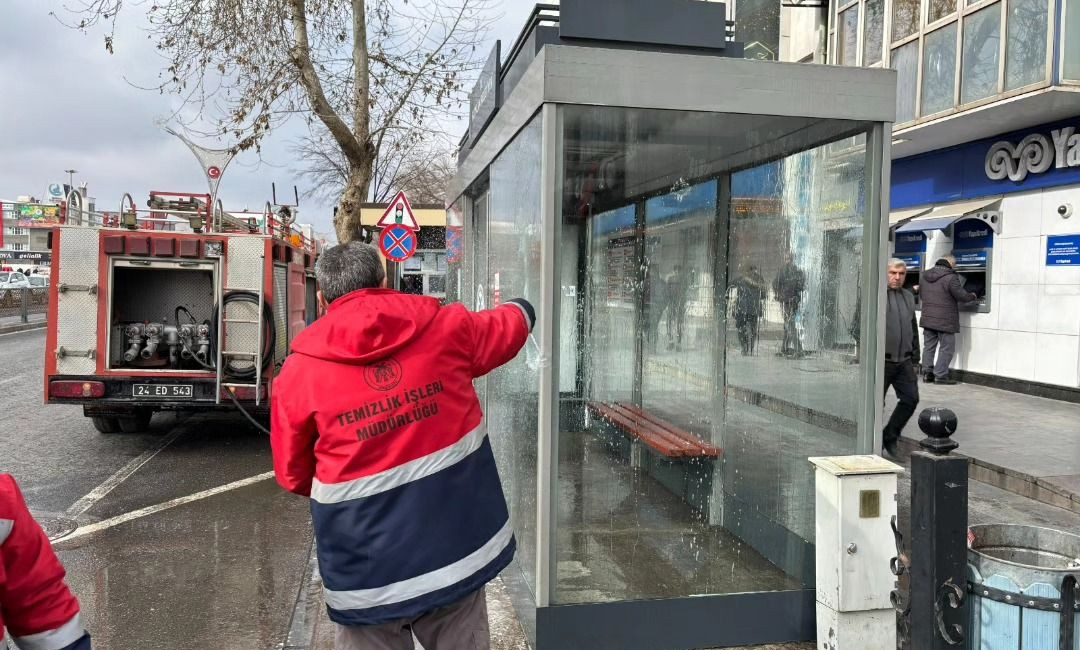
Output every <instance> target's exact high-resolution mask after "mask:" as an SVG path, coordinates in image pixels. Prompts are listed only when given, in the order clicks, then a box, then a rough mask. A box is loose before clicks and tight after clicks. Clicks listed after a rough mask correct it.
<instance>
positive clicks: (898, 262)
mask: <svg viewBox="0 0 1080 650" xmlns="http://www.w3.org/2000/svg"><path fill="white" fill-rule="evenodd" d="M901 267H903V268H905V269H906V268H907V262H905V261H904V260H902V259H899V258H897V257H893V258H890V259H889V266H888V267H887V268H890V269H898V268H901Z"/></svg>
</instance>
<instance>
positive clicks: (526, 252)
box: [474, 119, 542, 594]
mask: <svg viewBox="0 0 1080 650" xmlns="http://www.w3.org/2000/svg"><path fill="white" fill-rule="evenodd" d="M541 133H542V132H541V122H540V120H539V119H534V120H533V121H532V122H531V123H530V124H529V125H528V126H526V127H525V128H524V129H523V130H522V131H521V132H520V133H518V135H517V137H516V138H515V139H514V140H513V141H512V142H511V143H510V144H509V145H508V146H507V148H506V149H505V150H503V152H502V153H501V154H500V155H499V157H498V158H496V160H495V162H494V163H492V165H491V191H490V195H489V196H490V205H489V208H488V214H487V255H486V257H487V264H486V266H487V268H486V276H485V277H486V284H485V291H484V293H485V295H484V296H483V300H484V301H485V302H486V304H487V305H488V306H496V305H498V304H505V303H506V302H507V301H508V300H511V299H513V298H525V299H526V300H528V301H530V302H532V303H534V304H536V305H540V159H541V156H540V149H541V143H542V138H541ZM474 206H475V204H474ZM479 216H483V215H482V214H481V215H479ZM539 372H540V365H539V348H538V346H537V343H536V335H535V334H533V335H530V337H529V340H528V342H527V343H526V345H525V349H524V350H522V351H521V353H520V354H518V356H517V357H516V358H515V359H514V360H513V361H511V362H509V363H508V364H506V365H505V366H503V367H501V368H499V369H498V370H496V371H494V372H492V373H491V374H490V375H489V376H488V377H487V379H486V382H484V383H486V386H487V389H486V390H487V394H486V399H487V404H486V409H485V413H486V419H487V428H488V431H489V432H497V433H498V435H497V436H494V437H493V438H492V446H493V448H494V450H495V457H496V460H497V462H498V465H499V473H500V475H501V477H502V480H503V487H504V490H505V493H506V498H507V503H508V505H509V506H510V518H511V521H512V522H513V525H514V531H515V533H516V535H517V543H518V552H517V564H518V566H519V567H520V568H521V570H522V572H523V573H524V574H525V580H526V581H527V582H528V584H529V586H530V588H532V589H533V590H534V594H535V588H536V575H535V574H536V537H537V535H536V450H537V414H538V404H537V389H538V387H539V385H540V375H539ZM482 381H483V380H482Z"/></svg>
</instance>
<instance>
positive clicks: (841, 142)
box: [447, 45, 896, 650]
mask: <svg viewBox="0 0 1080 650" xmlns="http://www.w3.org/2000/svg"><path fill="white" fill-rule="evenodd" d="M895 87H896V81H895V74H894V73H893V72H892V71H890V70H866V69H856V68H838V67H825V66H813V65H799V64H780V63H768V62H760V61H746V60H741V59H728V58H719V57H711V56H699V55H694V54H672V53H666V54H662V53H658V52H649V51H643V50H633V49H618V50H616V49H604V48H598V47H574V46H566V45H549V46H547V47H545V48H543V49H542V50H541V51H540V52H539V54H538V55H537V57H536V58H535V60H533V61H532V63H531V64H530V65H529V67H528V69H527V71H525V73H524V75H523V76H522V77H521V79H520V81H518V82H517V83H516V85H515V86H514V87H513V90H512V92H511V93H509V95H508V96H507V97H505V98H504V101H503V103H502V106H501V107H500V109H499V110H498V111H497V112H496V113H495V115H494V117H493V118H492V121H491V123H490V125H489V126H488V128H487V129H486V131H485V132H484V133H483V135H482V136H481V137H480V138H479V139H478V140H477V141H476V143H475V145H474V146H473V148H472V150H471V151H469V152H468V154H467V155H466V156H464V157H463V160H462V162H461V165H460V168H459V173H458V175H457V177H456V178H455V179H454V181H452V185H451V195H452V196H453V197H455V198H454V200H453V202H452V205H451V206H450V207H449V208H448V227H449V228H450V230H451V233H450V236H451V237H458V236H460V237H462V239H463V244H462V245H461V247H460V250H458V251H457V252H455V253H453V254H452V255H451V259H450V261H451V263H450V264H449V270H448V274H447V292H448V298H449V299H450V300H459V301H462V302H464V303H465V304H466V305H468V306H469V307H471V308H475V309H480V308H485V307H491V306H493V305H495V304H498V303H500V302H502V301H506V300H509V299H511V298H513V297H518V296H523V297H525V298H527V299H528V300H530V301H531V302H532V303H533V304H534V305H536V307H537V311H538V325H537V328H536V331H535V332H534V333H533V335H532V336H531V337H530V338H529V341H528V344H527V346H526V348H525V350H524V351H523V352H522V353H521V354H520V355H519V357H518V358H517V359H516V360H514V361H513V362H511V363H510V364H509V365H507V366H505V367H503V368H501V369H499V370H498V371H496V372H494V373H492V374H491V375H489V376H488V377H485V378H483V379H481V380H480V381H479V382H478V384H477V390H478V392H479V394H480V396H481V400H482V402H483V404H484V408H485V412H486V414H487V416H486V417H487V430H488V434H489V436H490V437H491V441H492V445H493V447H494V448H495V451H496V455H497V458H498V462H499V464H500V471H501V475H502V479H503V482H504V488H505V490H506V494H507V500H508V502H509V506H510V510H511V516H512V519H513V523H514V526H515V530H516V535H517V540H518V545H519V550H518V554H517V558H516V561H515V565H514V566H513V567H511V569H509V570H508V571H507V572H506V576H505V580H506V582H507V584H508V585H509V587H510V590H511V592H512V596H513V598H514V600H515V603H516V606H517V608H518V610H519V614H521V616H522V619H523V621H524V622H525V625H526V629H527V632H528V635H529V637H530V643H531V644H532V646H533V648H535V649H537V650H547V649H552V650H573V649H576V648H580V649H583V650H585V649H587V650H633V649H635V648H642V649H646V648H647V649H649V650H657V649H661V648H701V647H722V646H730V645H744V644H752V643H767V642H776V641H787V640H809V639H813V638H814V634H815V630H814V591H813V587H814V498H813V494H814V486H813V473H812V471H811V467H810V465H809V464H808V462H807V457H810V456H826V455H839V454H855V453H871V452H874V451H876V450H877V449H878V446H879V445H880V434H879V433H877V432H879V431H880V429H881V426H880V422H881V412H880V411H881V393H880V391H881V385H880V380H879V377H880V376H881V363H880V362H879V361H878V359H879V354H878V351H877V350H878V345H877V341H878V339H879V338H880V336H881V324H880V323H879V319H878V317H877V314H878V313H879V311H880V306H881V305H883V300H884V298H883V282H884V278H883V270H882V269H883V265H884V259H883V258H882V253H881V251H883V250H884V237H885V232H884V231H885V229H884V228H883V227H882V217H883V215H885V214H887V212H888V210H887V206H885V205H883V201H885V200H887V197H888V187H887V186H888V160H889V153H888V147H889V132H890V122H891V121H892V120H893V118H894V111H895V105H896V102H895ZM454 231H456V232H454Z"/></svg>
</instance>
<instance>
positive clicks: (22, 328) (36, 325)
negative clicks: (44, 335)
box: [0, 321, 48, 335]
mask: <svg viewBox="0 0 1080 650" xmlns="http://www.w3.org/2000/svg"><path fill="white" fill-rule="evenodd" d="M47 324H48V323H47V322H46V321H36V322H34V321H31V322H29V323H19V324H17V325H0V335H3V334H15V333H17V332H29V331H30V330H38V329H45V326H46V325H47Z"/></svg>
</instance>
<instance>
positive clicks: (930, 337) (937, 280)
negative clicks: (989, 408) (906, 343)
mask: <svg viewBox="0 0 1080 650" xmlns="http://www.w3.org/2000/svg"><path fill="white" fill-rule="evenodd" d="M919 297H920V298H922V319H921V321H920V325H922V328H923V347H924V348H925V349H926V355H925V356H924V357H923V362H924V363H923V379H925V380H926V381H928V382H934V383H937V384H944V385H952V384H955V383H956V381H954V380H952V379H949V364H950V363H951V362H952V358H953V353H955V352H956V334H957V332H959V331H960V307H959V303H962V302H972V301H974V300H977V299H978V296H976V295H975V294H973V293H971V292H970V291H967V290H965V289H964V283H963V281H962V280H961V279H960V276H959V275H957V274H956V258H955V257H953V256H952V255H946V256H945V257H943V258H941V259H939V260H938V261H937V263H936V264H935V265H934V268H932V269H929V270H928V271H926V272H924V273H923V274H922V278H920V280H919ZM939 347H940V349H939ZM935 352H936V359H935Z"/></svg>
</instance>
